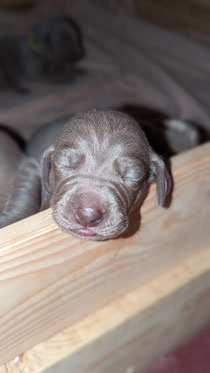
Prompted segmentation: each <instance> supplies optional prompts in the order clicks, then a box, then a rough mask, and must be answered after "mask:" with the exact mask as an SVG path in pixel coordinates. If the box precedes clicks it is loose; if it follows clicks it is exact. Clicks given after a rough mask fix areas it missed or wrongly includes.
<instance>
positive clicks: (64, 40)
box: [31, 17, 83, 72]
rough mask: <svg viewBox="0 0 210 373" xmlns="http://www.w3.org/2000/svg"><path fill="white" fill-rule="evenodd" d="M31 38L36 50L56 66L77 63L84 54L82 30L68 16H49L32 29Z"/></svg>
mask: <svg viewBox="0 0 210 373" xmlns="http://www.w3.org/2000/svg"><path fill="white" fill-rule="evenodd" d="M31 40H32V42H33V45H34V46H35V47H36V52H37V53H38V54H39V55H40V56H41V57H42V58H43V59H45V61H46V63H47V62H49V63H53V66H54V67H55V68H56V66H57V67H58V68H59V67H62V64H63V63H68V62H69V63H75V62H77V61H78V60H79V59H80V58H81V57H82V56H83V46H82V40H81V33H80V30H79V28H78V26H77V24H76V23H75V22H74V21H73V20H70V19H68V18H67V17H55V18H47V19H45V20H44V21H42V22H41V23H39V24H37V25H36V26H34V28H33V29H32V32H31ZM50 66H51V65H50ZM52 72H53V71H52Z"/></svg>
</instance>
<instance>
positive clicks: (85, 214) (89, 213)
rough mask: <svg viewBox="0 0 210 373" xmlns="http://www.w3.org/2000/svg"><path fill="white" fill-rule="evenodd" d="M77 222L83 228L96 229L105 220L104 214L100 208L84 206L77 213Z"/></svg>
mask: <svg viewBox="0 0 210 373" xmlns="http://www.w3.org/2000/svg"><path fill="white" fill-rule="evenodd" d="M75 217H76V221H77V223H79V224H81V225H82V226H83V227H95V226H96V225H98V224H99V223H100V222H101V221H102V219H103V213H102V211H101V210H100V208H99V207H98V206H94V205H93V206H83V207H79V208H78V209H77V211H76V215H75Z"/></svg>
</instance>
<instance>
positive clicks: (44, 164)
mask: <svg viewBox="0 0 210 373" xmlns="http://www.w3.org/2000/svg"><path fill="white" fill-rule="evenodd" d="M54 150H55V147H54V145H51V146H50V147H49V148H48V149H47V150H45V152H44V154H43V156H42V161H41V170H42V188H43V191H44V192H45V193H46V194H50V193H51V191H52V188H51V185H50V169H51V160H52V155H53V153H54Z"/></svg>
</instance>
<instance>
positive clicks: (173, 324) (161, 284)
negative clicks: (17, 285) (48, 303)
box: [0, 247, 210, 373]
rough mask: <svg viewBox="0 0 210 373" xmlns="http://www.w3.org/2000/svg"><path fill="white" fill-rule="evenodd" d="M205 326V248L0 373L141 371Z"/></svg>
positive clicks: (208, 291)
mask: <svg viewBox="0 0 210 373" xmlns="http://www.w3.org/2000/svg"><path fill="white" fill-rule="evenodd" d="M207 323H210V247H209V248H208V249H206V250H205V249H204V250H202V251H201V252H199V253H197V254H194V255H193V256H192V257H191V258H189V259H187V260H186V261H184V262H183V263H182V264H180V265H178V266H176V267H175V268H173V269H171V270H170V271H166V272H165V273H164V274H162V275H159V276H158V277H157V278H155V279H154V280H152V281H149V282H148V283H147V284H144V285H142V286H141V287H139V288H137V289H135V290H134V291H131V292H130V293H129V294H127V295H125V296H123V297H121V298H120V299H118V300H116V301H114V302H112V303H111V304H109V305H107V306H105V307H103V308H102V309H100V310H98V311H96V312H93V313H92V314H91V315H89V316H87V317H85V318H84V319H83V320H81V321H79V322H77V323H76V324H75V325H73V326H71V327H69V328H67V329H65V330H64V331H63V332H62V333H59V334H57V335H55V336H54V337H52V338H50V339H49V340H47V341H46V342H44V343H40V344H38V345H37V346H35V347H34V348H32V349H31V350H29V351H27V352H26V353H24V354H23V355H22V356H20V357H18V358H17V357H16V359H15V360H14V359H13V360H12V361H10V362H8V363H7V364H5V365H3V366H1V367H0V373H6V372H7V373H20V372H24V373H38V372H43V371H45V373H69V372H71V373H78V372H79V373H112V372H114V373H122V372H125V373H141V372H142V371H144V369H145V368H146V367H147V366H148V365H149V364H150V363H152V362H153V361H154V359H155V358H157V357H159V356H160V355H161V354H163V353H166V352H168V351H170V350H171V349H172V348H174V347H176V346H177V345H178V344H180V343H183V342H184V341H186V339H187V338H189V337H190V336H192V335H193V334H194V333H195V332H197V331H199V330H200V329H201V328H202V327H203V326H204V325H206V324H207ZM15 361H17V362H16V364H15ZM53 364H55V365H54V366H52V365H53ZM186 373H187V372H186Z"/></svg>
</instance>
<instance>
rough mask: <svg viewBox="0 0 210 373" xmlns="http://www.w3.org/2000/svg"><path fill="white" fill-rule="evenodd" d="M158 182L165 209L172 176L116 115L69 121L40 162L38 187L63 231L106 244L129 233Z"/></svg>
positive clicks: (135, 127)
mask: <svg viewBox="0 0 210 373" xmlns="http://www.w3.org/2000/svg"><path fill="white" fill-rule="evenodd" d="M153 180H156V183H157V196H156V200H157V205H158V206H163V204H164V201H165V198H166V195H167V194H168V191H169V188H170V176H169V173H168V171H167V169H166V167H165V164H164V162H163V161H162V160H161V158H160V157H159V156H158V155H157V154H155V153H154V151H153V150H152V149H151V147H150V146H149V144H148V142H147V139H146V137H145V135H144V133H143V131H142V129H141V128H140V126H139V124H138V123H137V122H136V121H135V120H133V119H131V118H130V117H129V116H128V115H126V114H123V113H120V112H117V111H101V110H99V111H97V110H93V111H87V112H84V113H81V114H79V115H76V116H75V117H73V118H72V119H71V120H70V121H69V122H68V123H67V124H66V126H65V127H64V130H63V131H62V134H61V136H60V137H59V138H58V140H57V142H56V143H55V144H54V145H52V146H51V147H50V148H49V149H47V150H46V151H45V153H44V155H43V160H42V182H43V188H44V191H45V193H47V195H48V198H49V199H50V205H51V207H52V209H53V215H54V219H55V220H56V222H57V224H58V225H59V226H60V227H61V229H62V230H64V231H67V232H69V233H73V234H75V235H77V236H81V237H84V238H89V239H94V240H105V239H108V238H113V237H116V236H118V235H120V234H121V233H123V232H124V231H125V230H126V229H127V228H128V220H129V213H130V212H131V210H133V208H134V207H135V206H137V205H138V204H139V202H140V200H141V197H142V195H143V193H144V191H145V189H146V187H147V186H148V183H150V182H151V181H153Z"/></svg>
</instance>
